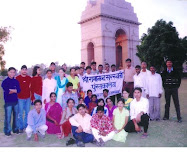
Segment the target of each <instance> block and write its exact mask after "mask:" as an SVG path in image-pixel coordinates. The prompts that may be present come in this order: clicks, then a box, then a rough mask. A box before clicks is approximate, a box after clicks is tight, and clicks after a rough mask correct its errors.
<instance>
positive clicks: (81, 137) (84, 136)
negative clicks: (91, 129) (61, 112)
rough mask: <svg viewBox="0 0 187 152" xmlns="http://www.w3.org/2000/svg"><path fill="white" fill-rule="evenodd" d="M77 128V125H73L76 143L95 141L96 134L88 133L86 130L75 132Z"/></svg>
mask: <svg viewBox="0 0 187 152" xmlns="http://www.w3.org/2000/svg"><path fill="white" fill-rule="evenodd" d="M77 128H78V127H75V126H72V127H71V129H72V133H73V137H74V138H75V139H76V143H77V142H78V141H82V142H84V143H89V142H93V140H94V136H93V135H92V134H88V133H85V132H81V133H77V132H75V130H76V129H77Z"/></svg>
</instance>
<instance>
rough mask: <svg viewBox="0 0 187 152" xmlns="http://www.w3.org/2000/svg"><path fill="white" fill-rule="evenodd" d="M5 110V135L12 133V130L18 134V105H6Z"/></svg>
mask: <svg viewBox="0 0 187 152" xmlns="http://www.w3.org/2000/svg"><path fill="white" fill-rule="evenodd" d="M4 109H5V120H4V133H5V134H8V133H11V130H13V132H16V131H17V130H18V129H19V128H18V104H16V105H7V104H5V105H4ZM12 112H13V122H12V129H11V115H12Z"/></svg>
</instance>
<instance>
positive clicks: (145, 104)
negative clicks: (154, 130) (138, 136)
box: [125, 88, 149, 138]
mask: <svg viewBox="0 0 187 152" xmlns="http://www.w3.org/2000/svg"><path fill="white" fill-rule="evenodd" d="M134 97H135V98H134V100H133V101H132V102H131V103H130V118H131V120H130V121H129V122H128V123H127V125H126V126H125V131H126V132H141V128H140V126H143V128H144V133H143V134H142V138H146V137H147V136H148V134H147V130H148V126H149V116H148V114H149V101H148V100H147V99H146V98H144V97H142V89H141V88H135V89H134Z"/></svg>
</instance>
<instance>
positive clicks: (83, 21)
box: [78, 14, 141, 25]
mask: <svg viewBox="0 0 187 152" xmlns="http://www.w3.org/2000/svg"><path fill="white" fill-rule="evenodd" d="M100 17H104V18H109V19H113V20H117V21H122V22H125V23H131V24H135V25H141V23H139V22H135V21H132V20H128V19H123V18H119V17H115V16H111V15H107V14H98V15H95V16H93V17H90V18H87V19H84V20H82V21H80V22H78V24H84V23H86V22H89V21H92V20H94V19H97V18H100Z"/></svg>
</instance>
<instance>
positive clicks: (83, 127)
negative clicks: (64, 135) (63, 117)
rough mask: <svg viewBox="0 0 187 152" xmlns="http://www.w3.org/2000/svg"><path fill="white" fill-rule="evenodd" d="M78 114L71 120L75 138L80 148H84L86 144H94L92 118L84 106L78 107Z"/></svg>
mask: <svg viewBox="0 0 187 152" xmlns="http://www.w3.org/2000/svg"><path fill="white" fill-rule="evenodd" d="M77 110H78V113H77V114H75V115H74V116H73V117H71V118H70V119H69V121H70V124H71V126H72V133H73V137H74V138H75V139H76V144H77V146H78V147H84V146H85V143H89V142H93V140H94V136H93V135H92V131H91V125H90V121H91V118H92V117H91V116H90V115H89V114H87V113H86V107H85V105H83V104H80V105H78V106H77Z"/></svg>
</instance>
